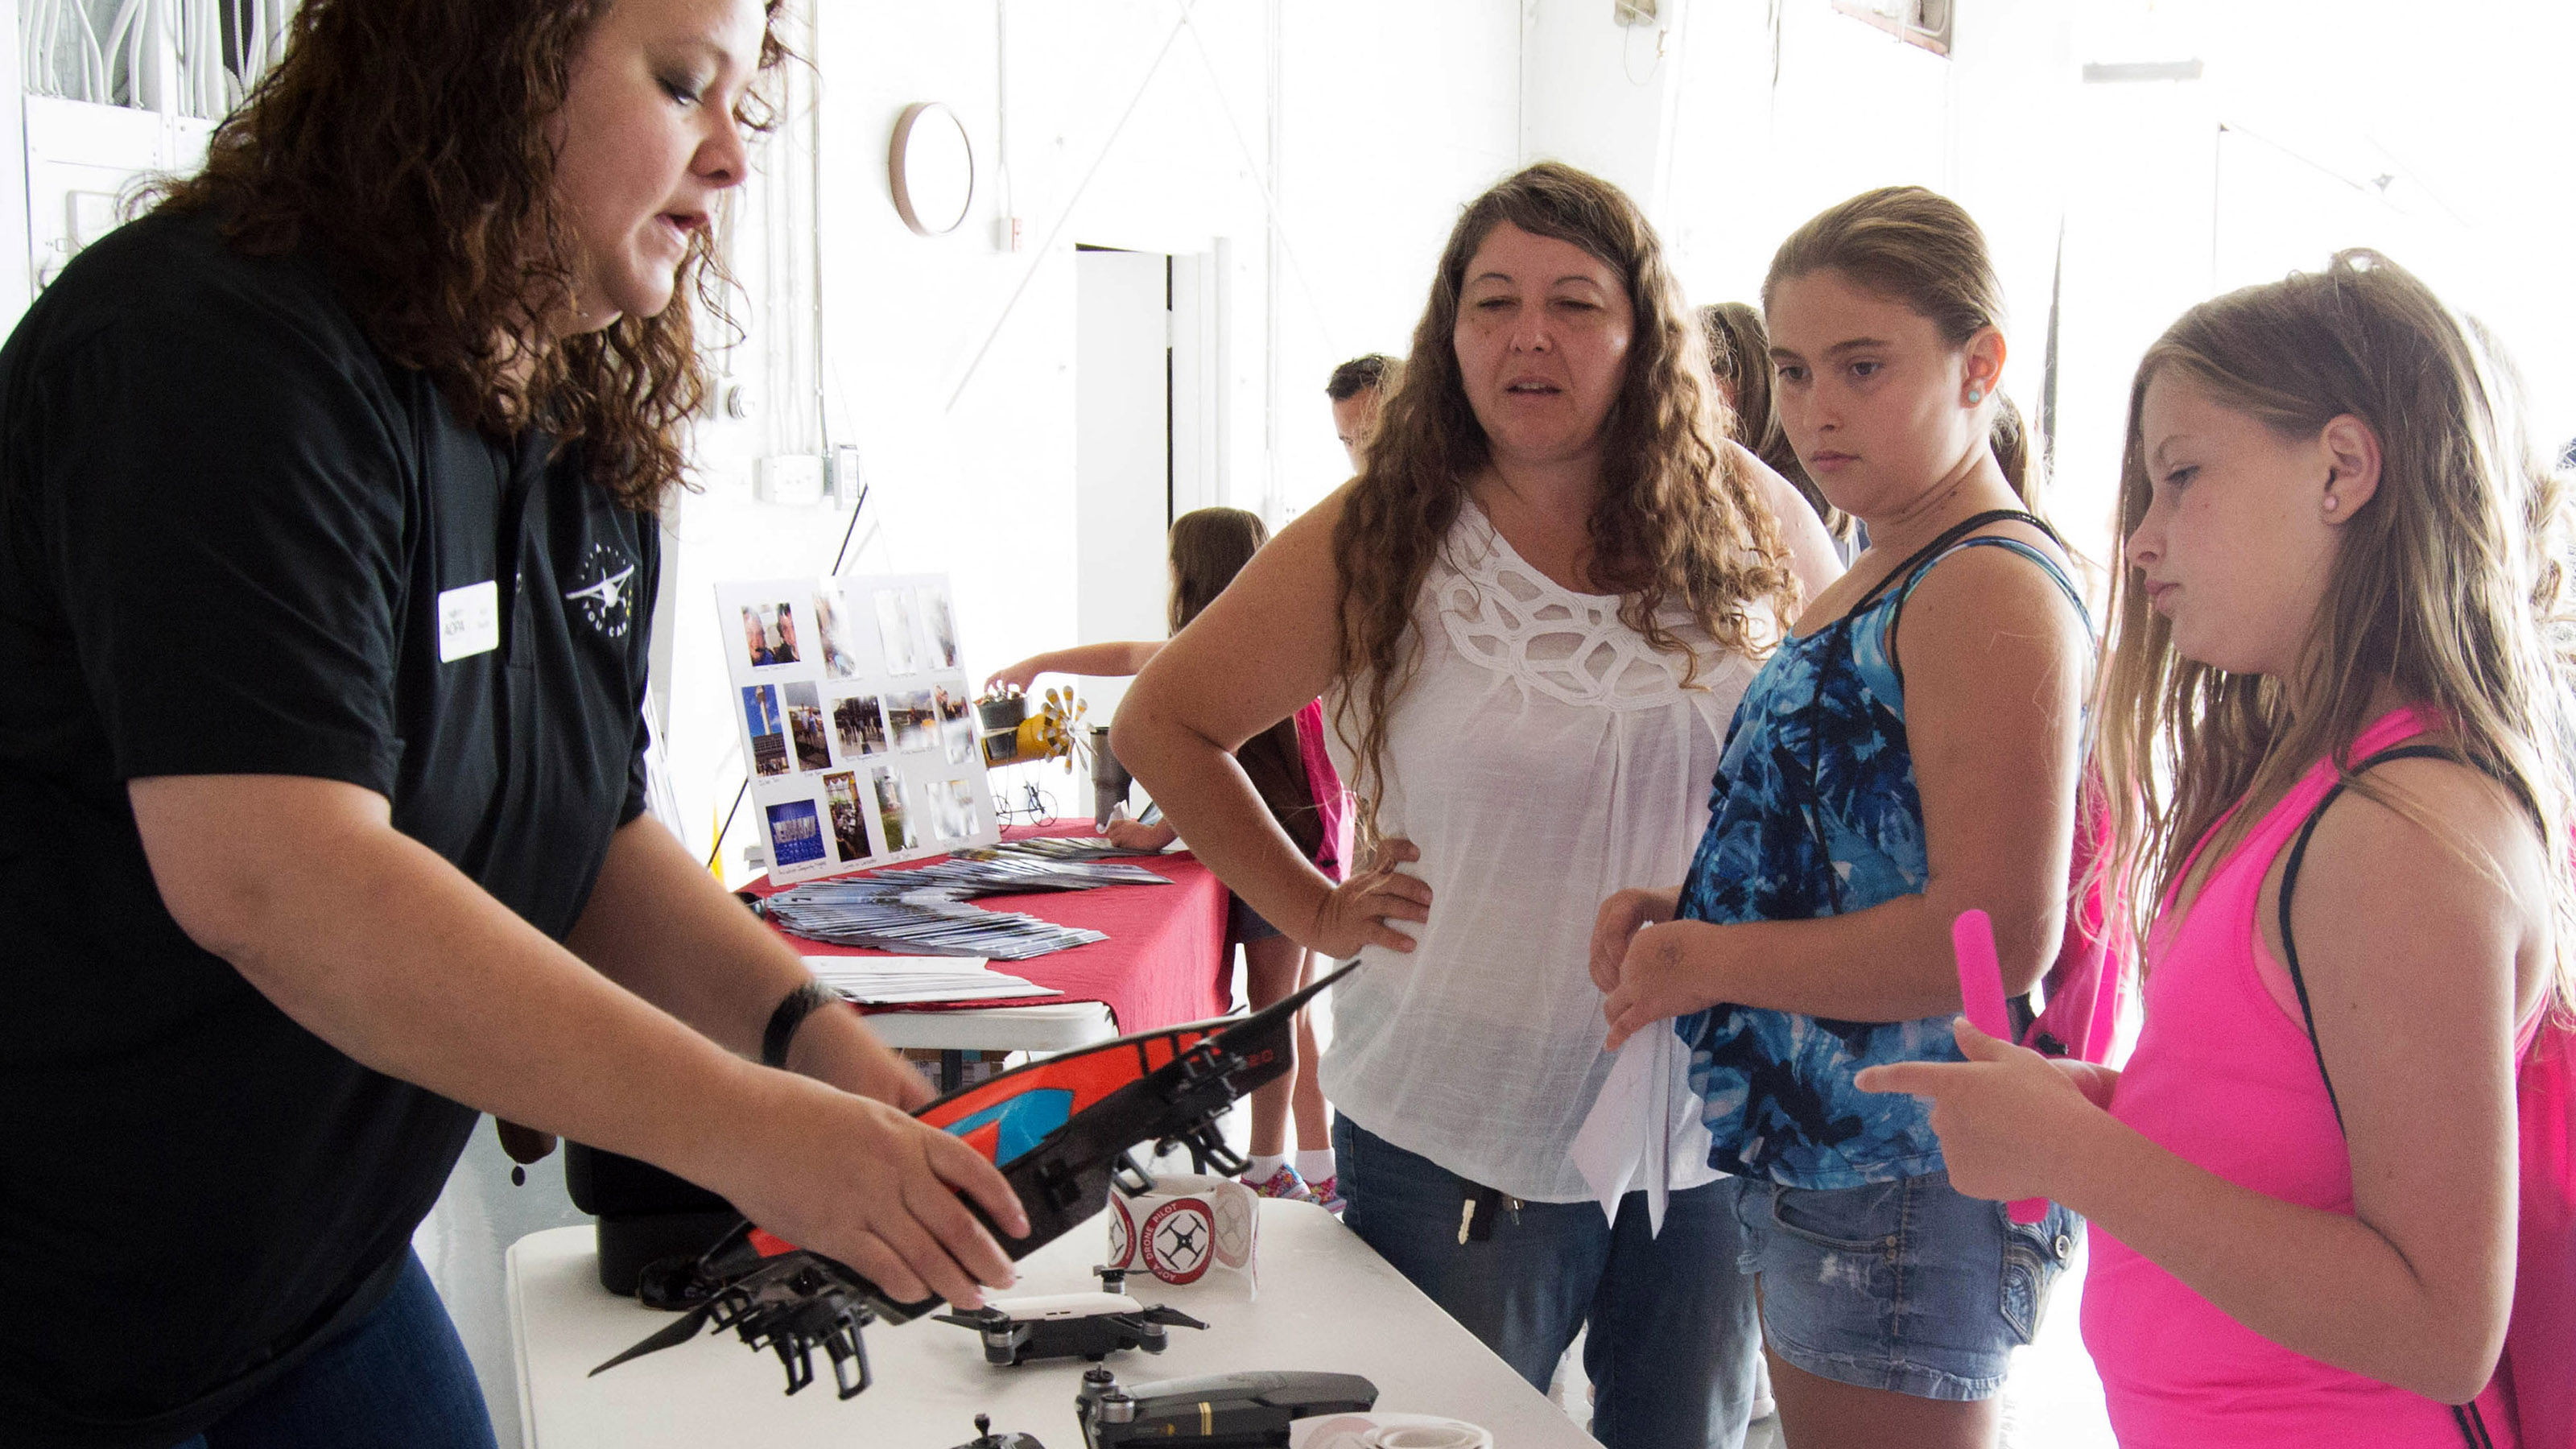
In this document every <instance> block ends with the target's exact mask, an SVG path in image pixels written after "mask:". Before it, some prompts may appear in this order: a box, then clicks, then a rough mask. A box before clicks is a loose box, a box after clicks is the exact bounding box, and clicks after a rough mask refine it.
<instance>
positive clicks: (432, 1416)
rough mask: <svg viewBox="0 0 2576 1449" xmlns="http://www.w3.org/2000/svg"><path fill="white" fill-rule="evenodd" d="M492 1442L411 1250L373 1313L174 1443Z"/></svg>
mask: <svg viewBox="0 0 2576 1449" xmlns="http://www.w3.org/2000/svg"><path fill="white" fill-rule="evenodd" d="M405 1446H418V1449H496V1446H495V1445H494V1442H493V1438H492V1419H491V1416H490V1415H489V1414H488V1413H487V1412H486V1411H485V1410H484V1407H483V1391H482V1389H481V1388H480V1387H478V1386H477V1385H476V1383H475V1380H474V1365H473V1364H471V1363H469V1362H467V1361H466V1358H465V1343H464V1341H463V1340H462V1339H459V1338H458V1337H457V1336H456V1325H455V1324H454V1323H453V1322H451V1321H450V1320H449V1319H448V1316H447V1305H446V1304H444V1303H441V1302H440V1301H439V1299H438V1290H437V1289H436V1288H434V1287H432V1286H430V1281H429V1273H428V1270H426V1269H424V1268H422V1267H421V1266H420V1258H419V1256H418V1255H417V1254H414V1255H412V1258H411V1261H410V1262H409V1263H407V1264H405V1265H404V1266H403V1272H402V1278H401V1279H400V1281H398V1282H396V1283H395V1285H394V1291H393V1292H392V1293H391V1294H390V1295H388V1296H387V1297H386V1299H385V1301H384V1303H383V1304H382V1305H380V1306H379V1307H378V1308H377V1309H376V1311H375V1312H373V1313H370V1314H368V1315H367V1316H366V1317H365V1318H364V1319H362V1320H360V1322H359V1324H358V1326H357V1327H356V1328H354V1329H351V1330H350V1331H349V1333H348V1335H347V1336H346V1337H343V1338H341V1339H340V1340H338V1341H337V1342H335V1343H331V1344H327V1345H325V1346H324V1347H322V1348H321V1349H319V1350H317V1351H316V1352H315V1353H314V1354H313V1356H312V1357H310V1358H308V1359H306V1360H305V1361H304V1362H302V1363H300V1364H298V1365H296V1366H295V1367H294V1368H293V1369H292V1370H289V1371H288V1373H287V1374H286V1376H285V1377H284V1378H281V1379H279V1380H278V1381H277V1382H276V1383H273V1384H271V1385H269V1386H268V1387H267V1388H266V1389H265V1390H263V1391H261V1393H260V1395H259V1396H258V1397H257V1398H254V1399H252V1400H251V1401H250V1402H248V1403H246V1404H244V1405H242V1406H241V1407H240V1408H238V1409H235V1410H233V1411H232V1412H231V1413H229V1414H226V1415H225V1416H224V1417H223V1418H222V1419H221V1420H220V1421H218V1422H217V1423H216V1424H215V1425H214V1426H213V1427H211V1428H209V1429H207V1430H206V1432H205V1433H203V1434H200V1435H198V1436H197V1437H196V1438H194V1439H190V1440H188V1441H186V1442H185V1443H182V1444H179V1445H176V1446H175V1449H405Z"/></svg>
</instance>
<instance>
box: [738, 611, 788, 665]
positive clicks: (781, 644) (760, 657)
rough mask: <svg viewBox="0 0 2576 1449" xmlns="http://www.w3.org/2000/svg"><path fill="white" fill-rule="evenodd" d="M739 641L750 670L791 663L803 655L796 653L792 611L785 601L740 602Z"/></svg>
mask: <svg viewBox="0 0 2576 1449" xmlns="http://www.w3.org/2000/svg"><path fill="white" fill-rule="evenodd" d="M742 641H743V652H744V653H745V654H747V655H749V656H750V659H751V667H752V668H754V669H765V668H767V667H769V666H770V665H772V664H795V663H798V662H799V661H800V660H801V659H802V657H803V656H801V655H799V654H798V653H797V652H796V611H795V610H794V609H792V608H790V607H789V606H787V605H785V604H746V605H744V606H743V610H742Z"/></svg>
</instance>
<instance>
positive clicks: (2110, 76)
mask: <svg viewBox="0 0 2576 1449" xmlns="http://www.w3.org/2000/svg"><path fill="white" fill-rule="evenodd" d="M2198 79H2200V62H2199V61H2197V60H2123V61H2110V62H2103V61H2086V62H2085V63H2084V83H2085V84H2086V85H2088V86H2099V85H2122V84H2126V83H2127V82H2130V81H2195V80H2198Z"/></svg>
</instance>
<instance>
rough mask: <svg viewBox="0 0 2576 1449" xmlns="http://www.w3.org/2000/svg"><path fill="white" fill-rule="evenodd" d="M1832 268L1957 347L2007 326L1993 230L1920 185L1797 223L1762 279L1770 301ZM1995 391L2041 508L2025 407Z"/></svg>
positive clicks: (2007, 461) (1999, 413) (2025, 495)
mask: <svg viewBox="0 0 2576 1449" xmlns="http://www.w3.org/2000/svg"><path fill="white" fill-rule="evenodd" d="M1825 271H1833V272H1840V273H1842V274H1843V275H1844V276H1847V277H1849V278H1851V280H1852V281H1853V282H1854V283H1856V284H1858V285H1859V286H1861V287H1863V288H1865V289H1867V290H1869V291H1872V292H1875V293H1878V294H1879V295H1881V296H1883V297H1888V298H1891V299H1893V300H1895V301H1897V302H1899V303H1901V304H1903V305H1904V306H1906V307H1908V308H1910V309H1912V310H1913V311H1914V312H1915V313H1916V314H1917V315H1919V316H1922V317H1924V318H1926V319H1927V320H1929V321H1930V322H1931V323H1932V326H1933V328H1934V330H1936V331H1937V332H1938V333H1939V334H1940V336H1941V340H1942V341H1943V342H1946V343H1948V344H1949V345H1950V346H1952V347H1964V346H1966V345H1967V342H1968V339H1969V338H1971V337H1974V336H1975V335H1977V333H1979V332H1980V331H1983V330H1984V329H1986V328H1988V327H1994V328H2001V327H2002V326H2003V322H2004V289H2003V284H2002V283H2001V282H2000V281H1998V280H1996V278H1995V264H1994V260H1993V259H1992V258H1991V257H1989V256H1988V255H1987V253H1986V234H1985V233H1984V232H1982V231H1979V230H1978V229H1977V223H1976V221H1975V219H1974V218H1972V217H1970V216H1969V215H1968V213H1967V210H1966V209H1965V208H1963V207H1961V206H1960V205H1959V203H1957V202H1955V201H1952V200H1951V199H1950V198H1948V197H1946V196H1943V195H1941V194H1939V193H1938V192H1933V191H1927V190H1925V189H1924V188H1922V187H1920V186H1883V187H1880V188H1879V189H1878V190H1876V191H1864V192H1862V193H1861V194H1860V195H1858V196H1855V197H1853V198H1852V199H1851V200H1849V201H1846V202H1842V203H1841V204H1839V205H1836V206H1830V207H1827V208H1826V209H1825V210H1824V211H1823V212H1821V213H1820V214H1818V215H1817V216H1816V218H1815V219H1814V220H1812V221H1809V222H1808V223H1807V224H1806V225H1805V226H1802V227H1800V228H1798V229H1797V230H1796V231H1794V232H1792V233H1790V234H1789V239H1788V240H1787V241H1784V242H1782V243H1780V250H1779V251H1778V252H1776V253H1774V254H1773V256H1772V258H1771V271H1770V274H1769V275H1768V276H1766V277H1764V278H1763V280H1762V305H1763V306H1764V307H1765V308H1766V309H1767V308H1769V307H1770V305H1771V300H1772V297H1773V295H1774V294H1775V293H1777V292H1778V291H1779V288H1780V284H1781V283H1782V282H1785V281H1788V280H1790V279H1791V278H1793V277H1803V276H1806V275H1807V274H1808V273H1810V272H1825ZM1994 399H1995V416H1994V422H1993V423H1992V424H1991V425H1990V430H1989V435H1988V443H1989V444H1990V445H1991V446H1992V447H1993V448H1994V451H1995V461H1996V462H1997V463H1999V464H2001V465H2002V467H2003V472H2004V478H2005V480H2006V481H2008V482H2010V483H2011V484H2012V489H2013V492H2014V493H2016V494H2018V495H2020V497H2021V501H2022V506H2024V507H2025V508H2029V509H2031V511H2033V512H2037V511H2039V510H2038V505H2037V500H2036V499H2034V498H2033V497H2032V494H2033V493H2034V491H2035V484H2036V480H2035V479H2033V478H2032V477H2031V470H2030V443H2029V439H2028V437H2027V435H2026V434H2025V432H2024V430H2023V428H2022V422H2021V410H2020V409H2019V408H2016V407H2014V406H2013V402H2012V399H2011V398H2008V397H2006V396H2004V392H2003V388H2002V387H2001V386H2000V385H1998V386H1997V387H1996V388H1995V390H1994Z"/></svg>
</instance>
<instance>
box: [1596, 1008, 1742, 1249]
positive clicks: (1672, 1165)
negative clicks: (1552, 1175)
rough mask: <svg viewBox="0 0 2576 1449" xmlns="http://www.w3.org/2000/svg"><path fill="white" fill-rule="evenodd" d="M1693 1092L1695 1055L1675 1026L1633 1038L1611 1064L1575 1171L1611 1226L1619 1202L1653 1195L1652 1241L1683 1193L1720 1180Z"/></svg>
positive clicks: (1649, 1211) (1661, 1025)
mask: <svg viewBox="0 0 2576 1449" xmlns="http://www.w3.org/2000/svg"><path fill="white" fill-rule="evenodd" d="M1699 1109H1700V1101H1699V1094H1698V1093H1696V1092H1693V1091H1692V1090H1691V1086H1690V1052H1689V1050H1688V1049H1687V1048H1685V1047H1684V1046H1683V1045H1682V1039H1681V1037H1680V1036H1678V1035H1677V1034H1675V1033H1674V1031H1673V1029H1672V1025H1671V1023H1669V1022H1657V1023H1655V1024H1654V1025H1652V1026H1649V1027H1647V1028H1646V1029H1645V1030H1643V1031H1640V1032H1638V1033H1637V1034H1636V1035H1634V1036H1632V1037H1630V1038H1628V1040H1627V1041H1626V1043H1625V1044H1623V1045H1622V1046H1621V1047H1620V1048H1619V1055H1618V1056H1617V1057H1615V1058H1614V1059H1612V1061H1611V1063H1610V1077H1609V1080H1607V1081H1605V1082H1603V1083H1602V1084H1601V1095H1600V1096H1599V1097H1598V1098H1596V1099H1594V1101H1593V1103H1592V1111H1591V1114H1590V1115H1588V1116H1586V1117H1585V1118H1584V1119H1583V1128H1582V1130H1581V1131H1579V1132H1577V1133H1576V1134H1575V1137H1574V1149H1573V1153H1572V1155H1573V1158H1574V1165H1575V1167H1576V1169H1577V1170H1578V1171H1580V1172H1581V1173H1582V1174H1583V1182H1584V1185H1585V1186H1587V1187H1589V1188H1591V1189H1592V1196H1593V1200H1594V1201H1596V1202H1598V1203H1600V1204H1601V1211H1602V1213H1603V1214H1604V1215H1605V1216H1607V1217H1608V1218H1609V1219H1610V1221H1612V1222H1613V1223H1616V1222H1617V1221H1618V1220H1619V1200H1620V1199H1621V1198H1623V1197H1626V1196H1627V1195H1628V1194H1629V1193H1632V1192H1643V1193H1645V1194H1646V1223H1647V1227H1648V1231H1649V1234H1650V1235H1654V1234H1660V1233H1662V1232H1663V1230H1664V1205H1665V1203H1666V1201H1667V1200H1668V1199H1669V1198H1670V1197H1671V1196H1672V1193H1673V1190H1674V1189H1676V1188H1693V1187H1698V1186H1699V1185H1701V1184H1702V1183H1706V1182H1712V1181H1715V1180H1716V1178H1717V1176H1718V1174H1717V1173H1716V1172H1715V1171H1714V1170H1713V1169H1711V1168H1710V1167H1709V1165H1708V1149H1709V1133H1708V1124H1707V1123H1706V1122H1703V1121H1702V1120H1700V1111H1699Z"/></svg>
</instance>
